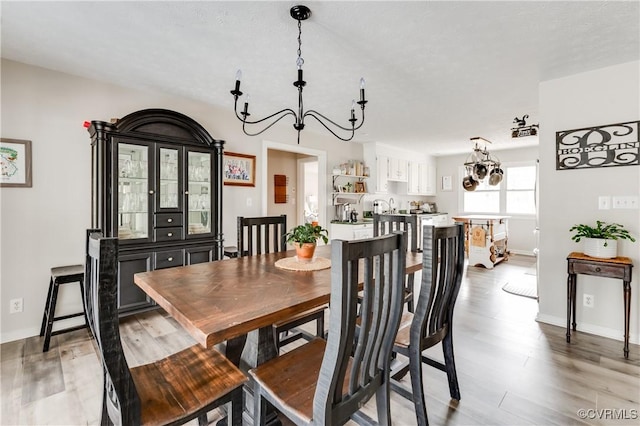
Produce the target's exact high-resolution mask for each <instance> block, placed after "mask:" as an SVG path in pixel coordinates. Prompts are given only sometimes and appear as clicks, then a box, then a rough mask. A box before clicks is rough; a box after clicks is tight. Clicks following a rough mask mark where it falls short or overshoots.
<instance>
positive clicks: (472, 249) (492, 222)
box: [453, 215, 509, 269]
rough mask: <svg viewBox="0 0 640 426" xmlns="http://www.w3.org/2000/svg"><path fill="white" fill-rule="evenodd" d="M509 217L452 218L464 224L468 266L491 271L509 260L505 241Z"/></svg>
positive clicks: (476, 216) (469, 216) (475, 216)
mask: <svg viewBox="0 0 640 426" xmlns="http://www.w3.org/2000/svg"><path fill="white" fill-rule="evenodd" d="M508 218H509V216H498V215H466V216H454V217H453V219H454V220H455V221H457V222H463V223H464V229H465V252H466V254H467V256H468V258H469V265H472V266H478V265H482V266H484V267H485V268H488V269H492V268H493V267H494V266H495V265H496V264H498V263H500V262H502V261H503V260H508V259H509V251H508V247H507V241H508V237H509V235H508V234H509V230H508V222H507V220H508Z"/></svg>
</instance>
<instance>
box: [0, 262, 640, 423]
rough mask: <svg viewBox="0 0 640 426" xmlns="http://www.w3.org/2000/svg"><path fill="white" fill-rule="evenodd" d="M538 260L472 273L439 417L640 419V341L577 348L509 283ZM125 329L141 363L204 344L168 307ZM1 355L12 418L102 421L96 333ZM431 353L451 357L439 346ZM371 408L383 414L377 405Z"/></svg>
mask: <svg viewBox="0 0 640 426" xmlns="http://www.w3.org/2000/svg"><path fill="white" fill-rule="evenodd" d="M533 262H534V260H533V258H529V257H524V256H513V257H512V258H511V259H510V260H509V261H508V262H503V263H501V264H499V265H497V266H496V267H495V268H494V269H493V270H487V269H484V268H476V267H470V268H467V270H466V273H465V279H464V282H463V287H462V290H461V292H460V296H459V298H458V303H457V305H456V311H455V323H454V325H455V326H454V346H455V354H456V362H457V370H458V377H459V381H460V388H461V394H462V399H461V400H460V401H459V402H455V401H452V400H450V398H449V393H448V386H447V381H446V375H445V374H444V373H442V372H440V371H438V370H435V369H433V368H431V367H425V372H424V380H425V387H426V392H427V409H428V415H429V420H430V423H431V424H432V425H478V424H484V425H532V424H535V425H554V424H555V425H569V424H603V425H604V424H607V425H608V424H616V425H617V424H634V425H636V424H638V416H639V415H640V350H639V347H638V346H637V345H631V353H630V356H629V360H625V359H624V358H623V355H622V342H620V341H616V340H610V339H605V338H602V337H597V336H592V335H588V334H584V333H580V332H578V333H576V334H574V335H573V336H572V343H571V344H570V345H568V344H567V343H566V342H565V336H564V333H565V330H564V329H563V328H560V327H554V326H549V325H546V324H539V323H537V322H535V320H534V318H535V314H536V312H537V303H536V301H535V300H533V299H529V298H525V297H519V296H514V295H511V294H508V293H506V292H504V291H503V290H502V286H503V285H504V284H505V283H506V282H507V281H510V280H525V279H531V278H532V277H531V276H530V273H531V267H532V266H533ZM527 275H529V276H527ZM620 320H621V321H622V318H621V319H620ZM121 330H122V339H123V342H124V346H125V350H126V352H127V358H128V360H129V362H130V365H131V366H135V365H139V364H143V363H146V362H149V361H152V360H154V359H158V358H161V357H164V356H166V355H168V354H169V353H172V352H176V351H178V350H180V349H182V348H184V347H186V346H188V345H190V344H193V343H194V342H193V340H191V338H190V337H189V336H188V335H187V333H186V332H185V331H184V330H183V329H182V328H181V327H180V326H179V325H178V324H177V323H176V322H175V321H174V320H173V319H172V318H171V317H169V316H168V315H167V314H166V313H164V312H163V311H155V312H151V313H145V314H139V315H136V316H133V317H129V318H127V319H125V320H123V322H122V325H121ZM0 351H1V352H0V353H1V367H2V370H1V376H0V379H1V382H2V383H1V385H2V406H1V408H2V412H1V417H0V424H2V425H14V424H16V425H17V424H21V425H45V424H51V425H53V424H59V425H81V424H99V413H100V401H101V392H102V383H101V382H102V379H101V367H100V365H99V363H98V360H97V357H96V354H95V352H94V349H93V345H92V343H91V341H90V339H89V337H88V334H87V332H86V331H85V330H80V331H76V332H71V333H66V334H62V335H58V336H54V337H53V339H52V342H51V349H50V350H49V352H48V353H42V338H40V337H33V338H29V339H26V340H20V341H16V342H11V343H6V344H3V345H1V346H0ZM429 353H430V354H431V355H432V356H434V357H438V358H440V359H441V358H442V356H441V351H440V349H439V347H436V348H432V349H430V350H429ZM405 381H407V379H405ZM391 410H392V418H393V423H394V424H395V425H414V424H415V423H416V421H415V417H414V414H413V405H412V403H411V402H409V401H407V400H405V399H403V398H402V397H400V396H398V395H397V394H392V407H391ZM579 410H591V411H587V414H588V415H589V417H591V418H587V419H581V418H579V416H578V412H579ZM596 410H599V411H596ZM365 411H366V412H367V413H368V414H370V415H373V416H374V418H375V405H374V403H373V402H371V403H370V404H368V405H367V406H366V407H365ZM598 415H599V416H600V417H598ZM209 417H210V420H211V421H215V419H216V417H218V414H217V413H211V414H210V416H209ZM594 417H595V418H594ZM620 418H622V419H620ZM625 418H626V419H625ZM616 419H618V420H616Z"/></svg>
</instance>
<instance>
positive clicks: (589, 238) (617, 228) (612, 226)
mask: <svg viewBox="0 0 640 426" xmlns="http://www.w3.org/2000/svg"><path fill="white" fill-rule="evenodd" d="M569 231H575V232H576V233H575V235H574V236H572V237H571V239H572V240H573V241H575V242H576V243H577V242H579V241H580V240H581V239H583V238H584V249H583V252H584V254H586V255H587V256H591V257H601V258H605V259H611V258H614V257H616V256H617V253H618V240H629V241H631V242H635V241H636V240H635V238H633V237H632V236H631V234H630V233H629V231H627V230H626V229H624V226H622V225H620V224H618V223H609V224H607V223H605V222H602V221H600V220H597V221H596V226H595V227H593V226H590V225H584V224H578V225H574V226H573V227H571V229H569Z"/></svg>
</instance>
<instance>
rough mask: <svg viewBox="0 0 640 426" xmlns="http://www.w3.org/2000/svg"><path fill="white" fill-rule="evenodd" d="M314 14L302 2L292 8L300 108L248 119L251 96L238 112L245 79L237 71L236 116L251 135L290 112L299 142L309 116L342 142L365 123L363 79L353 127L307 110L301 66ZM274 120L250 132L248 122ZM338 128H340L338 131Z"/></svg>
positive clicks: (267, 127)
mask: <svg viewBox="0 0 640 426" xmlns="http://www.w3.org/2000/svg"><path fill="white" fill-rule="evenodd" d="M310 16H311V10H310V9H309V8H308V7H306V6H303V5H298V6H294V7H292V8H291V17H292V18H293V19H295V20H296V21H298V59H297V60H296V65H297V66H298V79H297V80H296V81H294V82H293V85H294V86H295V87H297V88H298V111H297V112H296V111H294V110H293V109H291V108H285V109H283V110H280V111H278V112H275V113H273V114H271V115H269V116H267V117H264V118H262V119H260V120H256V121H249V120H248V119H247V118H248V117H249V116H250V115H251V114H250V113H249V95H247V97H246V98H245V101H244V108H243V110H242V111H240V113H239V114H238V98H239V97H240V96H242V92H241V91H240V80H242V71H241V70H238V72H237V74H236V87H235V89H233V90H232V91H231V94H232V95H233V98H234V105H233V109H234V111H235V113H236V117H238V120H240V121H242V131H243V132H244V133H245V134H246V135H248V136H257V135H259V134H261V133H263V132H264V131H265V130H267V129H269V128H270V127H271V126H273V125H274V124H276V123H277V122H278V121H280V120H282V119H283V118H284V117H286V116H288V115H292V116H293V117H294V118H295V123H293V128H294V129H296V130H297V131H298V144H299V143H300V132H301V131H302V130H303V129H304V119H305V118H306V117H311V118H314V119H315V120H316V121H318V122H319V123H320V124H322V125H323V126H324V128H325V129H327V130H328V131H329V132H331V134H333V136H335V137H336V138H338V139H340V140H342V141H350V140H351V139H353V136H354V135H355V131H356V130H358V129H359V128H360V127H362V125H363V124H364V107H365V105H366V103H367V100H366V99H365V97H364V78H361V79H360V100H359V101H358V102H356V101H355V99H354V100H353V101H352V102H351V118H349V122H350V123H351V127H343V126H341V125H339V124H338V123H336V122H335V121H333V120H331V119H329V118H327V117H326V116H324V115H322V114H320V113H319V112H318V111H315V110H312V109H310V110H308V111H305V110H304V103H303V101H302V89H303V88H304V86H305V85H306V84H307V82H306V81H304V80H303V79H302V65H304V59H302V21H304V20H306V19H308V18H309V17H310ZM356 103H357V104H358V105H360V110H361V111H362V120H361V121H360V124H358V125H357V126H356V122H357V121H358V119H357V118H356V114H355V109H356ZM270 119H273V121H272V122H271V123H270V124H267V125H266V127H265V128H263V129H262V130H260V131H259V132H256V133H250V132H248V131H247V129H246V126H247V124H259V123H262V122H264V121H267V120H270ZM329 125H332V126H334V128H337V129H340V130H342V131H345V132H350V133H351V136H349V137H344V138H343V137H341V136H339V135H338V134H337V133H336V132H335V131H334V130H332V129H331V128H330V127H329ZM338 131H339V130H338Z"/></svg>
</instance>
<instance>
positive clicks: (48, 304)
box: [40, 277, 53, 336]
mask: <svg viewBox="0 0 640 426" xmlns="http://www.w3.org/2000/svg"><path fill="white" fill-rule="evenodd" d="M52 291H53V277H51V278H50V279H49V291H48V292H47V301H46V302H45V303H44V313H43V314H42V325H41V326H40V335H41V336H44V331H45V327H46V325H47V314H48V312H49V311H50V310H51V292H52Z"/></svg>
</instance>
